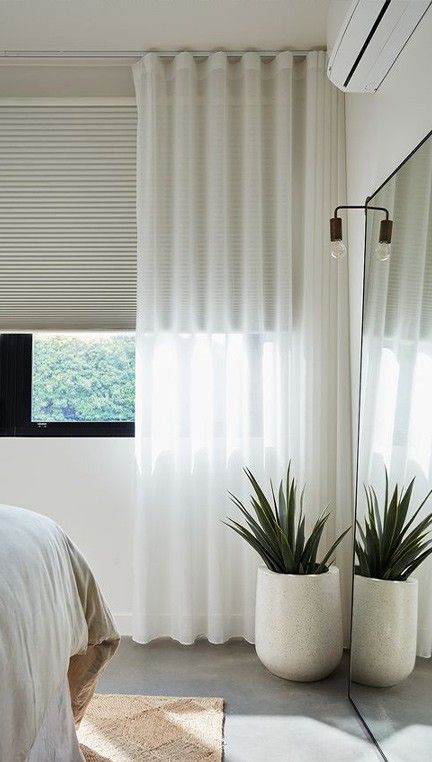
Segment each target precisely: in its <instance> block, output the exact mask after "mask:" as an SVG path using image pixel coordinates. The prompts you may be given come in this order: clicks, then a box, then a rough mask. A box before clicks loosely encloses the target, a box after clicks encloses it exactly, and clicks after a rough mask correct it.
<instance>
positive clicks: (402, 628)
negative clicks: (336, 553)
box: [351, 574, 418, 688]
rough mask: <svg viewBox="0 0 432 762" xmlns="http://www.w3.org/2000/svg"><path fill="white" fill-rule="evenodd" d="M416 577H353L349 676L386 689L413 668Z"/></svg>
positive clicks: (415, 635)
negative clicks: (389, 578) (397, 579)
mask: <svg viewBox="0 0 432 762" xmlns="http://www.w3.org/2000/svg"><path fill="white" fill-rule="evenodd" d="M417 598H418V586H417V580H416V579H409V580H407V581H406V582H395V581H392V580H383V579H373V578H370V577H361V576H359V575H357V574H356V575H355V577H354V600H353V629H352V643H351V677H352V679H353V680H354V681H355V682H356V683H362V684H363V685H373V686H374V687H376V688H386V687H388V686H390V685H396V684H397V683H400V682H401V681H402V680H405V678H407V677H408V675H410V674H411V672H412V671H413V669H414V665H415V658H416V646H417Z"/></svg>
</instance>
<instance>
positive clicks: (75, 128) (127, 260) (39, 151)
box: [0, 104, 136, 331]
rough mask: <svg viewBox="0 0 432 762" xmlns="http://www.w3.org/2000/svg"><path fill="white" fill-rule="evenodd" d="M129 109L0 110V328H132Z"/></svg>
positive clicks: (132, 114)
mask: <svg viewBox="0 0 432 762" xmlns="http://www.w3.org/2000/svg"><path fill="white" fill-rule="evenodd" d="M135 154H136V109H135V107H134V106H97V105H94V106H88V105H85V106H79V105H76V106H72V105H63V104H62V105H58V106H56V105H54V106H53V105H49V106H39V105H38V106H0V330H8V331H10V330H16V331H22V330H29V331H31V330H56V329H62V330H68V329H70V330H76V329H80V330H84V329H88V330H120V329H121V330H126V329H133V328H134V327H135V290H136V212H135V197H136V192H135V186H136V157H135Z"/></svg>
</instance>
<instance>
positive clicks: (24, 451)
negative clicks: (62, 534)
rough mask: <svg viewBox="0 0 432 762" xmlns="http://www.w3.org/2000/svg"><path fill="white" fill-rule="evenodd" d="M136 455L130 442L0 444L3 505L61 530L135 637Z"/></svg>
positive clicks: (22, 441)
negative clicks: (27, 512) (21, 509)
mask: <svg viewBox="0 0 432 762" xmlns="http://www.w3.org/2000/svg"><path fill="white" fill-rule="evenodd" d="M133 450H134V442H133V439H132V438H110V439H103V438H98V439H96V438H95V439H91V438H82V439H75V438H68V439H66V438H64V439H60V438H59V439H57V438H52V439H51V438H47V439H43V438H40V437H37V438H21V437H15V438H4V439H0V503H6V504H9V505H19V506H22V507H24V508H30V509H32V510H35V511H38V512H39V513H43V514H44V515H46V516H50V518H52V519H54V520H55V521H57V522H58V523H59V524H61V526H62V527H63V528H64V529H65V530H66V532H67V533H68V534H69V536H70V537H71V539H72V540H73V541H74V542H75V543H76V544H77V545H78V547H79V548H80V550H81V551H82V553H83V555H84V556H85V557H86V559H87V561H88V562H89V564H90V566H91V568H92V569H93V571H94V573H95V575H96V578H97V580H98V582H99V584H100V586H101V588H102V591H103V593H104V595H105V597H106V599H107V601H108V604H109V605H110V607H111V610H112V611H113V613H114V614H115V616H116V620H117V623H118V626H119V627H120V631H121V632H122V633H123V634H130V632H131V610H132V537H133V527H132V500H131V495H132V484H133V467H134V458H133Z"/></svg>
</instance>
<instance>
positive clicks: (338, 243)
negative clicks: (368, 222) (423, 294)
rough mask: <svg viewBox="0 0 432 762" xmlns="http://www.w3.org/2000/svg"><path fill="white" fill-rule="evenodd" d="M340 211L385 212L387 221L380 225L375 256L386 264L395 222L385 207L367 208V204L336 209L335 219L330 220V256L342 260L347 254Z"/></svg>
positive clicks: (382, 221)
mask: <svg viewBox="0 0 432 762" xmlns="http://www.w3.org/2000/svg"><path fill="white" fill-rule="evenodd" d="M339 209H364V210H365V211H368V210H369V209H374V210H375V211H379V212H384V213H385V219H384V220H381V223H380V232H379V238H378V243H377V245H376V247H375V255H376V256H377V257H378V259H380V260H381V262H385V261H386V259H389V257H390V254H391V239H392V228H393V221H392V220H391V219H390V217H389V213H388V209H386V208H385V207H383V206H366V205H365V204H364V205H363V206H337V207H336V209H335V212H334V217H332V218H331V220H330V241H331V246H330V254H331V255H332V257H334V258H335V259H341V258H342V257H344V256H345V254H346V246H345V244H344V242H343V237H342V220H341V218H340V217H338V211H339Z"/></svg>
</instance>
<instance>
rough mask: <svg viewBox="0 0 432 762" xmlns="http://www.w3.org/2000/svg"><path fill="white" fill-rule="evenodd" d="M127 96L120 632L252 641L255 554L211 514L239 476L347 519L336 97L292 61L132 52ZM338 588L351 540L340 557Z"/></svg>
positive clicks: (320, 77) (238, 490)
mask: <svg viewBox="0 0 432 762" xmlns="http://www.w3.org/2000/svg"><path fill="white" fill-rule="evenodd" d="M134 78H135V88H136V95H137V105H138V189H137V193H138V197H137V210H138V239H139V240H138V309H137V404H136V460H137V518H136V521H137V525H136V548H135V615H134V631H133V635H134V638H135V640H137V641H139V642H147V641H149V640H151V639H152V638H155V637H158V636H171V637H173V638H175V639H177V640H179V641H180V642H182V643H191V642H193V640H194V639H195V638H196V637H197V636H200V635H203V636H206V637H208V638H209V640H211V641H212V642H216V643H219V642H223V641H224V640H226V639H228V638H230V637H234V636H242V637H245V638H247V639H248V640H249V641H253V639H254V595H255V570H256V565H257V558H256V557H255V556H254V554H253V553H252V552H251V551H250V550H249V548H248V547H247V546H246V544H244V543H242V542H241V540H240V539H239V538H237V536H235V535H234V533H233V532H232V531H231V530H229V529H228V528H227V527H225V526H224V525H223V524H222V521H221V519H223V518H224V517H225V516H226V515H227V514H231V515H235V514H236V510H235V508H234V507H233V506H232V505H231V504H230V503H229V500H228V495H227V490H231V491H232V492H234V493H235V494H236V495H240V496H243V497H247V494H248V486H247V482H246V478H245V476H244V474H243V473H242V467H243V466H249V467H250V468H251V469H252V470H253V471H254V472H255V473H256V475H257V476H258V478H259V479H262V480H265V481H267V482H268V478H269V477H270V476H272V477H273V478H274V479H280V478H281V477H282V475H283V474H284V472H285V469H286V466H287V463H288V460H289V458H292V460H293V466H294V468H295V471H296V473H297V474H298V476H299V479H300V480H306V481H307V485H308V488H307V504H308V511H309V514H310V517H311V519H312V518H313V517H315V516H316V514H317V513H318V512H319V511H320V510H321V509H322V507H323V506H324V505H325V504H326V503H327V502H332V503H333V504H337V508H338V513H337V515H335V520H334V522H333V524H332V526H330V527H329V532H328V537H327V540H328V541H329V542H330V541H331V539H332V537H333V535H334V533H335V531H336V529H337V528H338V529H339V528H341V527H342V526H343V527H345V526H346V525H347V524H349V523H350V522H351V481H350V477H351V475H350V471H349V464H350V456H349V452H350V440H349V420H350V413H349V411H350V400H349V390H348V378H349V369H348V367H347V364H348V359H347V358H348V348H347V341H348V330H347V329H348V319H347V303H346V302H347V273H346V264H342V265H340V266H338V264H337V263H335V262H334V261H330V257H329V255H328V243H327V241H328V218H329V215H330V210H331V207H332V206H333V205H334V204H335V203H336V201H337V200H339V201H340V200H341V199H343V198H344V191H345V186H344V183H345V166H344V113H343V96H342V95H341V94H340V93H339V92H337V91H336V89H334V88H333V87H332V86H331V85H330V84H329V82H328V81H327V79H326V74H325V55H324V53H317V52H314V53H310V54H308V56H307V58H306V59H304V60H302V61H299V60H295V59H293V56H292V55H291V54H290V53H282V54H280V55H278V56H277V57H276V58H275V59H274V60H272V61H271V62H264V61H263V60H262V59H261V57H260V56H259V55H257V54H255V53H246V54H244V55H243V56H242V58H241V59H240V60H239V61H232V60H229V59H228V58H227V56H226V55H225V54H224V53H216V54H214V55H211V56H210V57H209V58H208V59H206V60H205V61H202V60H201V61H197V60H196V59H194V58H193V57H192V56H191V55H190V54H188V53H181V54H179V55H177V56H176V57H175V58H174V59H173V60H169V61H167V60H166V59H163V58H159V57H158V56H157V54H148V55H146V56H145V57H144V58H143V59H142V60H141V61H140V62H139V63H138V64H136V66H135V67H134ZM340 560H341V563H342V564H345V571H346V573H347V576H346V586H347V589H348V587H349V579H348V578H349V543H347V544H346V546H345V551H343V553H342V556H341V559H340Z"/></svg>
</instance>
